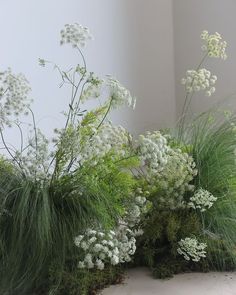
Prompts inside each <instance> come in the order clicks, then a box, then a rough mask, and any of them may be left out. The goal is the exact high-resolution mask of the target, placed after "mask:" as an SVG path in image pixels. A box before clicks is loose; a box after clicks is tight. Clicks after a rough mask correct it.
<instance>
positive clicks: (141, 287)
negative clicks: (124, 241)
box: [101, 268, 236, 295]
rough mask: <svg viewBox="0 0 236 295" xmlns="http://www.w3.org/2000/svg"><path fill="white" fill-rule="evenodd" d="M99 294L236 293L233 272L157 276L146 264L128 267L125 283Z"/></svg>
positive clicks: (206, 294)
mask: <svg viewBox="0 0 236 295" xmlns="http://www.w3.org/2000/svg"><path fill="white" fill-rule="evenodd" d="M101 294H102V295H172V294H173V295H236V272H235V273H227V272H224V273H215V272H211V273H188V274H179V275H176V276H175V277H174V278H172V279H169V280H156V279H153V278H152V277H151V274H150V272H149V271H148V270H147V269H146V268H136V269H132V270H129V272H128V274H127V279H126V280H125V282H124V284H122V285H116V286H111V287H109V288H107V289H105V290H104V291H103V292H102V293H101Z"/></svg>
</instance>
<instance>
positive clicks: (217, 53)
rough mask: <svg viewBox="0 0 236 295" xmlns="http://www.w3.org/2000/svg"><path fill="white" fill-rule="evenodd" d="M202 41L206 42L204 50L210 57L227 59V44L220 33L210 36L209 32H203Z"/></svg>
mask: <svg viewBox="0 0 236 295" xmlns="http://www.w3.org/2000/svg"><path fill="white" fill-rule="evenodd" d="M201 39H202V40H204V41H205V44H204V45H203V46H202V50H203V51H206V52H207V54H208V56H209V57H217V58H222V59H226V58H227V55H226V53H225V49H226V46H227V42H226V41H222V37H221V35H220V34H219V33H217V32H216V33H215V34H212V35H210V34H209V33H208V31H203V32H202V34H201Z"/></svg>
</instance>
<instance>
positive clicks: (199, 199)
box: [188, 188, 217, 212]
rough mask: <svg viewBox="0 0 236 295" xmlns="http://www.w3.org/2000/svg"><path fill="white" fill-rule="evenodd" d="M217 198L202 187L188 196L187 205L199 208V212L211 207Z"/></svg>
mask: <svg viewBox="0 0 236 295" xmlns="http://www.w3.org/2000/svg"><path fill="white" fill-rule="evenodd" d="M216 200H217V198H216V197H214V196H213V195H212V194H211V193H210V192H209V191H207V190H204V189H202V188H200V189H198V190H197V191H196V192H195V193H194V195H193V196H192V197H191V198H190V200H189V202H188V206H189V207H190V208H193V209H200V211H201V212H204V211H206V210H207V209H209V208H211V207H212V205H213V204H214V202H215V201H216Z"/></svg>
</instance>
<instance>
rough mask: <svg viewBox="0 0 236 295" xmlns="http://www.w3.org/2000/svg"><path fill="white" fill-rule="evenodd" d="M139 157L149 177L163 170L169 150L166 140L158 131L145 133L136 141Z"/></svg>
mask: <svg viewBox="0 0 236 295" xmlns="http://www.w3.org/2000/svg"><path fill="white" fill-rule="evenodd" d="M138 149H139V157H140V159H141V161H142V162H143V163H142V164H143V165H145V166H146V167H147V173H148V174H149V176H151V175H153V174H154V175H155V174H156V173H158V172H160V171H162V170H163V168H164V167H165V165H166V164H167V158H168V153H169V151H170V148H169V146H168V144H167V139H166V138H165V136H163V135H162V134H161V133H160V132H159V131H155V132H147V133H146V134H145V135H140V136H139V139H138Z"/></svg>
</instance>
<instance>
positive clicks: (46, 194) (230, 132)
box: [0, 24, 236, 295]
mask: <svg viewBox="0 0 236 295" xmlns="http://www.w3.org/2000/svg"><path fill="white" fill-rule="evenodd" d="M201 38H202V40H203V41H204V44H203V47H202V50H203V52H204V56H203V58H202V60H201V63H200V64H199V66H198V67H197V68H196V69H193V70H188V71H187V72H186V77H184V78H183V79H182V84H183V85H184V87H185V91H186V97H185V103H184V106H183V111H182V115H181V117H180V120H179V122H178V125H177V127H176V128H173V131H172V130H169V131H153V132H149V131H147V132H146V133H145V134H143V135H139V136H138V137H137V138H134V137H133V136H132V135H131V134H130V133H129V132H128V131H127V130H126V129H124V128H123V127H122V126H115V125H114V124H113V123H112V122H111V121H110V120H109V114H110V111H111V110H113V109H117V108H119V107H121V106H126V107H132V108H134V107H135V103H136V99H135V98H134V97H133V96H132V95H131V93H130V92H129V91H128V90H127V89H126V88H125V87H124V86H123V85H122V84H121V83H120V82H119V81H118V80H117V79H115V78H113V77H111V76H107V77H105V78H99V77H97V76H96V75H95V74H94V73H93V72H90V71H89V70H88V69H87V64H86V60H85V57H84V54H83V48H84V47H85V45H86V43H87V41H89V40H91V39H92V36H91V34H90V32H89V30H88V28H86V27H83V26H81V25H80V24H72V25H69V24H67V25H65V27H64V28H63V29H62V30H61V40H60V44H61V45H66V44H67V45H71V46H72V48H73V50H74V51H75V52H76V53H78V54H79V58H80V61H81V64H76V65H75V66H74V67H73V68H71V69H70V70H69V71H65V70H63V69H61V68H60V67H59V66H58V65H57V64H55V63H53V62H51V61H47V60H45V59H43V58H40V59H39V64H40V66H42V67H46V66H48V65H52V66H53V68H54V69H55V70H57V71H58V73H59V74H60V77H61V86H63V87H66V86H67V87H69V89H70V93H71V97H70V100H69V103H68V110H67V111H66V112H64V116H65V124H64V126H63V128H61V129H55V130H54V133H55V136H54V138H53V139H47V138H46V137H45V135H44V134H43V133H42V131H41V130H40V129H39V128H38V127H37V126H36V123H35V122H36V120H35V115H34V112H33V110H32V108H31V101H32V99H31V98H30V86H29V82H28V81H27V79H26V78H25V77H24V75H23V74H13V73H12V70H11V69H8V70H6V71H5V72H2V73H0V107H1V113H0V135H1V139H2V143H3V147H4V148H5V150H6V152H7V154H8V156H2V157H1V159H0V173H1V178H0V179H1V190H0V293H1V294H18V295H25V294H35V295H38V294H58V295H62V294H65V293H66V294H72V295H73V294H84V295H86V294H94V292H95V291H96V290H97V289H100V288H102V287H103V286H105V285H107V284H111V283H113V282H117V281H119V280H120V276H121V273H122V270H123V269H124V267H125V265H126V264H127V263H131V264H132V263H133V265H148V266H149V267H150V268H151V269H152V271H153V274H154V276H155V277H161V278H163V277H166V276H171V275H172V274H173V273H177V272H181V271H185V270H196V269H197V270H206V269H217V270H224V269H234V268H235V265H236V252H235V244H236V234H235V233H236V226H235V224H236V222H235V221H236V216H235V212H236V199H235V195H236V189H235V179H236V168H235V148H236V137H235V124H236V122H235V121H236V120H235V117H234V116H233V115H228V116H227V118H226V117H223V118H222V117H221V116H218V114H217V113H216V112H215V113H214V112H207V113H204V114H202V115H200V116H199V117H197V118H195V119H194V120H193V121H192V122H190V124H188V123H186V115H187V112H188V109H189V106H190V104H191V100H192V98H193V95H194V93H195V92H198V91H204V92H205V94H206V95H207V96H211V95H213V93H214V92H215V84H216V81H217V77H216V76H215V75H214V74H211V72H210V71H209V70H207V69H205V68H202V65H203V63H204V61H205V59H206V58H211V57H215V58H221V59H225V58H226V57H227V56H226V52H225V50H226V45H227V44H226V42H225V41H222V37H221V36H220V34H218V33H215V34H212V35H210V34H209V33H208V32H207V31H204V32H203V33H202V35H201ZM100 98H101V99H100ZM89 99H94V102H95V104H96V102H98V100H99V103H97V105H98V106H97V107H95V108H93V109H91V110H85V106H84V104H85V102H86V101H87V100H89ZM22 115H29V116H30V117H31V119H32V124H31V130H30V133H29V136H28V140H27V141H25V140H24V138H25V137H24V134H23V130H22V128H21V126H22V125H21V120H20V119H21V116H22ZM11 126H12V127H16V128H17V129H18V130H19V134H20V137H19V138H20V142H21V144H20V149H16V148H14V147H12V146H10V145H9V144H8V143H7V142H6V140H5V137H4V134H5V131H6V128H7V127H11Z"/></svg>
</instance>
